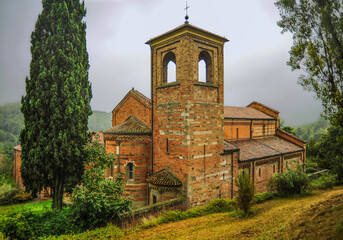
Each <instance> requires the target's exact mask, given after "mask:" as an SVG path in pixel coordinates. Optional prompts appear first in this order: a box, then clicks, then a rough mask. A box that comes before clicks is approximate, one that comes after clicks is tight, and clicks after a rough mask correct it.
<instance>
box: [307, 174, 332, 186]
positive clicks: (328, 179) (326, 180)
mask: <svg viewBox="0 0 343 240" xmlns="http://www.w3.org/2000/svg"><path fill="white" fill-rule="evenodd" d="M336 184H337V175H333V174H331V173H330V172H326V173H324V174H323V175H322V176H320V177H319V178H317V179H314V180H312V182H311V186H312V188H313V189H328V188H333V186H335V185H336Z"/></svg>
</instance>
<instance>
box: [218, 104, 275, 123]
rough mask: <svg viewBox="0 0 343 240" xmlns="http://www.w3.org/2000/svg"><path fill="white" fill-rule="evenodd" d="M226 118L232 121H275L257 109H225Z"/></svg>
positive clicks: (226, 107)
mask: <svg viewBox="0 0 343 240" xmlns="http://www.w3.org/2000/svg"><path fill="white" fill-rule="evenodd" d="M224 118H231V119H261V120H262V119H267V120H269V119H275V118H273V117H271V116H269V115H267V114H265V113H263V112H261V111H259V110H257V109H255V108H250V107H229V106H225V107H224Z"/></svg>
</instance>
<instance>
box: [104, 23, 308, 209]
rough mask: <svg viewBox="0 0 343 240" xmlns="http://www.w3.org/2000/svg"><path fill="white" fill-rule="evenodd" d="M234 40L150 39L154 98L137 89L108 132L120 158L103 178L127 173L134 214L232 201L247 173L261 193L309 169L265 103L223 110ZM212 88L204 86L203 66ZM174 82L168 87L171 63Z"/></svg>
mask: <svg viewBox="0 0 343 240" xmlns="http://www.w3.org/2000/svg"><path fill="white" fill-rule="evenodd" d="M227 41H228V40H227V39H226V38H224V37H221V36H219V35H216V34H213V33H211V32H208V31H206V30H203V29H200V28H198V27H195V26H193V25H191V24H189V23H188V22H187V21H186V22H185V24H183V25H181V26H179V27H177V28H175V29H173V30H171V31H168V32H166V33H164V34H162V35H160V36H157V37H155V38H152V39H150V40H149V41H148V42H147V44H148V45H150V48H151V96H150V99H149V98H148V97H146V96H144V95H143V94H141V93H140V92H139V91H137V90H135V89H132V90H130V91H129V92H128V93H127V94H126V96H125V97H124V98H123V99H122V100H121V101H120V102H119V103H118V105H117V106H116V107H115V108H114V109H113V111H112V128H110V129H108V130H105V131H104V132H103V137H104V144H105V147H106V149H107V151H108V152H113V153H116V154H117V159H116V160H115V162H114V164H113V166H112V167H111V168H110V169H108V170H107V171H106V173H105V175H106V177H108V178H112V177H115V175H116V174H117V173H122V172H125V173H126V175H127V176H126V178H127V184H126V188H125V190H126V191H125V195H126V196H131V197H132V199H133V200H134V207H136V208H137V207H141V206H146V205H151V204H154V203H158V202H161V201H165V200H169V199H173V198H177V197H180V196H185V197H186V200H187V205H188V207H192V206H197V205H202V204H204V203H206V202H208V201H210V200H212V199H215V198H232V197H234V196H235V194H236V191H237V189H236V187H235V179H236V178H237V177H238V175H239V173H240V171H241V170H242V169H248V170H249V172H250V176H251V179H252V181H253V182H254V184H255V185H256V191H257V192H263V191H266V190H267V183H268V180H269V179H270V178H271V177H272V176H273V174H276V173H282V172H284V171H287V167H294V165H295V164H302V163H304V162H305V149H306V146H305V142H304V141H302V140H301V139H298V138H296V137H294V136H292V135H290V134H289V133H287V132H284V131H282V130H281V129H279V126H278V124H279V112H278V111H276V110H274V109H272V108H270V107H267V106H265V105H263V104H261V103H258V102H253V103H251V104H249V105H248V106H246V107H229V106H224V94H225V93H224V66H223V62H224V61H223V58H224V56H223V47H224V43H225V42H227ZM202 60H203V61H204V62H205V63H206V81H205V82H202V81H199V79H198V75H199V74H198V63H199V61H202ZM170 61H172V62H173V63H175V65H176V81H174V82H170V81H168V63H169V62H170Z"/></svg>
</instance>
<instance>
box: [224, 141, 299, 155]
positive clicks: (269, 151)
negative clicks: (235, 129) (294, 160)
mask: <svg viewBox="0 0 343 240" xmlns="http://www.w3.org/2000/svg"><path fill="white" fill-rule="evenodd" d="M230 143H231V144H232V145H234V146H236V147H237V148H239V150H240V161H248V160H252V159H259V158H266V157H272V156H277V155H281V154H287V153H292V152H297V151H302V150H303V149H302V148H301V147H299V146H297V145H295V144H293V143H290V142H288V141H286V140H283V139H282V138H278V137H268V138H261V139H249V140H236V141H230Z"/></svg>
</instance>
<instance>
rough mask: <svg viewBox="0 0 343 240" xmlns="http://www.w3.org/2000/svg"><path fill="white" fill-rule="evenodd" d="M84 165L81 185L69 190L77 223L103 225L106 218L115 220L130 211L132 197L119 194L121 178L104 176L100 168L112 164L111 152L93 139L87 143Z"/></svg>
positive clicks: (121, 183) (81, 225)
mask: <svg viewBox="0 0 343 240" xmlns="http://www.w3.org/2000/svg"><path fill="white" fill-rule="evenodd" d="M86 150H87V155H88V156H89V158H88V159H87V162H86V165H87V166H89V167H90V168H87V169H85V172H84V175H83V177H82V182H83V185H80V186H77V187H76V188H75V189H74V191H73V194H72V201H73V205H72V206H71V209H72V212H73V216H74V219H75V221H77V224H78V225H79V226H80V227H81V228H82V229H83V230H88V229H92V228H96V227H102V226H105V225H106V224H107V223H108V222H109V221H110V220H112V221H117V220H118V219H119V215H120V214H121V213H124V212H129V211H131V205H132V201H131V200H128V199H124V198H122V197H121V195H122V193H123V192H124V185H125V184H124V178H123V175H122V174H118V175H117V176H116V178H115V180H113V181H112V180H106V179H105V178H104V176H103V175H104V170H105V169H107V168H109V167H110V166H111V164H113V158H114V156H113V155H112V154H108V153H106V150H105V148H104V147H103V146H102V145H101V144H100V143H98V142H96V141H93V142H92V143H91V144H88V145H87V148H86Z"/></svg>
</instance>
